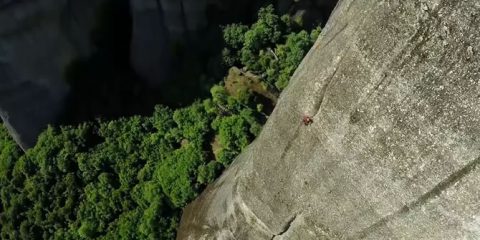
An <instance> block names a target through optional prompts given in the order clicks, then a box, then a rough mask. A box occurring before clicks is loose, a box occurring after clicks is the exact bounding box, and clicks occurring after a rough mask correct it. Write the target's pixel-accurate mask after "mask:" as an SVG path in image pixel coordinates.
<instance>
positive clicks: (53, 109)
mask: <svg viewBox="0 0 480 240" xmlns="http://www.w3.org/2000/svg"><path fill="white" fill-rule="evenodd" d="M101 2H102V1H97V0H83V1H67V0H30V1H26V0H25V1H6V2H5V1H4V2H0V4H3V5H1V6H0V23H1V24H0V79H1V81H0V116H1V117H2V119H3V120H4V121H5V122H6V123H7V125H8V126H9V129H10V130H11V132H12V133H13V135H14V137H15V139H16V140H17V142H19V143H20V145H21V146H22V147H24V148H28V147H30V146H32V145H33V144H34V143H35V139H36V137H37V135H38V133H39V132H40V131H42V130H43V129H44V128H45V127H46V125H47V124H48V123H54V122H56V118H57V117H58V115H59V113H60V111H62V109H63V107H64V103H65V97H66V95H67V94H68V86H67V84H66V83H65V82H64V81H63V79H62V74H63V71H64V67H65V66H66V65H67V64H68V63H69V62H70V61H71V60H72V59H73V58H74V57H77V56H82V55H88V54H89V52H90V51H91V49H90V43H89V42H90V41H89V31H90V30H91V29H92V27H93V24H94V22H93V20H94V17H93V16H94V14H95V10H96V8H97V7H98V5H99V4H100V3H101Z"/></svg>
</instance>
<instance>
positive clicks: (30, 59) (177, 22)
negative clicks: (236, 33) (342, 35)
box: [0, 0, 332, 148]
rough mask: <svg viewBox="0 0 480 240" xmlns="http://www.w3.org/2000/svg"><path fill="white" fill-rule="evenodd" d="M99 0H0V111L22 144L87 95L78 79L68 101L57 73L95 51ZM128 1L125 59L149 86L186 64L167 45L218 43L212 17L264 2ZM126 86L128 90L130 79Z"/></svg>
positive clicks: (238, 14) (315, 10) (306, 8)
mask: <svg viewBox="0 0 480 240" xmlns="http://www.w3.org/2000/svg"><path fill="white" fill-rule="evenodd" d="M107 1H108V0H81V1H80V0H23V1H20V0H16V1H15V0H10V1H7V0H3V1H0V22H1V23H0V79H2V80H1V81H0V117H1V118H2V119H3V120H4V122H5V123H6V124H7V126H8V127H9V129H10V132H11V133H12V134H13V136H14V138H15V139H16V141H17V142H18V143H19V144H20V145H21V146H22V147H23V148H29V147H31V146H33V145H34V143H35V142H36V137H37V136H38V134H39V133H40V132H41V131H42V130H43V129H45V127H46V126H47V124H55V123H57V122H58V119H59V117H60V116H62V113H63V112H65V110H66V111H72V109H71V108H72V107H73V108H77V107H78V105H79V104H80V105H81V104H82V101H81V100H82V99H85V98H88V96H83V95H84V93H83V92H87V93H88V89H85V88H88V87H89V86H82V91H83V92H82V96H81V97H79V98H76V101H77V102H76V105H73V106H70V105H68V101H67V100H69V99H70V98H69V97H70V95H72V94H71V93H72V86H71V85H70V84H69V83H67V82H66V81H65V79H64V74H65V70H66V66H69V64H70V63H71V62H72V60H77V59H82V58H88V57H89V56H90V55H91V54H92V53H93V52H95V50H96V48H95V46H94V45H93V44H92V41H93V40H94V39H93V37H92V33H95V32H94V31H93V30H95V27H96V25H97V24H98V23H97V22H96V21H97V19H98V11H99V8H100V7H101V6H102V4H104V3H105V2H107ZM273 2H275V3H276V5H277V7H278V8H279V9H280V10H281V11H283V12H291V13H293V14H296V16H301V17H302V18H304V19H305V20H306V21H310V20H312V19H313V18H315V19H317V18H318V19H322V18H325V16H328V14H325V13H321V11H320V10H319V9H322V8H324V7H325V6H328V5H329V4H332V1H329V0H315V1H314V0H302V1H293V0H278V1H273ZM129 3H130V13H131V19H132V20H131V21H132V23H131V29H128V31H129V32H130V31H131V41H130V43H131V46H130V53H129V56H130V58H129V59H127V61H130V63H129V64H131V66H132V69H133V70H134V71H135V72H136V73H135V74H136V75H138V76H139V77H140V78H141V79H142V80H145V82H146V83H147V84H148V85H149V86H150V87H153V88H158V87H159V86H160V85H161V84H162V83H163V82H165V81H166V80H171V79H175V78H173V77H172V75H174V74H176V73H174V72H173V71H174V70H177V71H180V70H181V71H186V70H184V69H180V70H178V69H176V68H175V67H178V66H176V65H178V63H176V62H174V60H175V57H176V56H174V55H175V53H174V51H173V50H172V49H174V48H175V47H178V45H179V43H181V44H183V45H185V46H186V47H184V49H183V50H184V51H197V52H196V53H195V54H196V55H198V56H197V58H200V56H203V55H205V54H210V53H209V51H210V49H209V47H211V46H212V45H215V46H216V45H218V46H217V48H218V49H221V43H216V42H215V41H212V39H213V38H214V37H212V36H211V35H212V31H210V30H211V29H212V28H217V30H218V25H219V24H226V23H230V22H231V21H240V20H245V19H249V18H252V16H253V15H254V14H255V13H256V9H258V7H259V6H260V5H261V4H263V3H264V2H263V1H258V0H246V1H233V0H228V1H223V0H181V1H179V0H129ZM327 9H328V8H327ZM322 16H323V17H322ZM125 17H127V16H125ZM312 17H313V18H312ZM213 25H214V26H213ZM126 27H127V28H129V27H130V26H126ZM216 34H217V35H218V31H217V33H216ZM213 35H215V34H213ZM217 38H218V36H217ZM199 49H200V50H199ZM217 54H218V53H217ZM100 55H101V54H100ZM127 55H128V53H127ZM205 62H207V61H206V60H205ZM92 64H93V65H95V64H96V63H92ZM92 64H91V65H92ZM184 65H188V64H185V63H184ZM205 65H207V63H205ZM202 67H203V66H202ZM210 68H212V67H211V66H210ZM97 70H98V69H97ZM97 70H92V72H96V71H97ZM117 75H118V74H117ZM119 75H124V74H123V73H122V74H119ZM97 77H98V78H102V77H103V75H99V76H97ZM90 81H96V80H95V79H93V80H92V79H90ZM142 84H143V83H142ZM103 88H105V86H104V87H103ZM131 89H133V90H132V91H135V90H134V87H133V86H132V87H131ZM118 91H119V92H121V89H120V90H118ZM109 94H113V93H111V92H110V93H109ZM98 95H101V93H96V96H97V98H98ZM100 97H101V96H100ZM109 97H110V96H105V98H106V100H104V101H106V102H108V101H113V100H112V99H118V97H117V98H115V97H111V98H109ZM123 98H124V97H123ZM78 99H80V100H78ZM92 99H95V98H92ZM90 100H91V99H90ZM92 101H93V100H92ZM99 104H100V105H102V104H103V103H99ZM119 104H122V103H119ZM92 105H95V103H91V102H89V103H88V104H85V106H84V108H89V106H92ZM107 105H108V104H107ZM75 106H76V107H75ZM73 111H75V109H74V110H73ZM96 114H97V113H94V115H95V116H97V115H96Z"/></svg>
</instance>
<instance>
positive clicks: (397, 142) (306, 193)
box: [178, 0, 480, 239]
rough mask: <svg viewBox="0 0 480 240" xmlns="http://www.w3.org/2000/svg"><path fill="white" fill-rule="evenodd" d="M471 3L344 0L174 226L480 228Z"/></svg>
mask: <svg viewBox="0 0 480 240" xmlns="http://www.w3.org/2000/svg"><path fill="white" fill-rule="evenodd" d="M479 12H480V4H479V3H478V2H477V1H474V0H463V1H462V0H459V1H450V0H426V1H422V2H420V1H356V0H343V1H341V2H340V3H339V4H338V5H337V8H336V10H335V11H334V13H333V16H332V17H331V18H330V20H329V23H328V24H327V26H326V27H325V29H324V32H323V34H322V35H321V36H320V38H319V40H318V41H317V43H316V44H315V46H314V47H313V48H312V50H311V51H310V53H309V54H308V55H307V57H306V58H305V60H304V61H303V63H302V64H301V66H300V67H299V69H298V70H297V72H296V73H295V75H294V76H293V78H292V80H291V83H290V85H289V87H288V88H287V89H286V90H285V91H284V93H283V94H282V96H281V98H280V100H279V102H278V105H277V107H276V109H275V110H274V112H273V114H272V115H271V117H270V119H269V121H268V122H267V124H266V126H265V127H264V130H263V132H262V134H261V135H260V137H259V138H258V139H257V140H256V141H255V142H254V143H253V144H252V145H251V146H250V147H249V148H248V149H247V150H246V151H245V152H244V153H243V154H242V155H241V156H239V157H238V158H237V159H236V160H235V162H234V163H233V164H232V166H231V167H230V168H229V169H228V170H227V171H226V172H225V173H224V174H223V175H222V177H221V178H220V179H219V180H217V181H216V182H215V183H214V184H212V185H211V186H210V187H209V188H208V189H207V190H206V191H205V192H204V193H203V194H202V195H201V196H200V197H199V198H198V199H197V200H196V201H195V202H193V203H192V204H190V205H189V206H188V207H187V208H186V209H185V212H184V215H183V217H182V223H181V227H180V229H179V233H178V239H478V238H480V204H478V202H479V201H480V187H479V186H480V170H479V168H478V166H477V165H478V164H479V163H480V158H479V157H480V107H479V106H480V98H479V92H480V78H479V77H480V71H479V69H480V66H479V62H480V61H479V60H480V58H479V55H478V51H480V31H478V29H479V27H480V21H479V19H478V17H479ZM303 115H310V116H312V117H313V123H312V124H311V125H309V126H305V125H304V124H302V121H301V120H302V116H303Z"/></svg>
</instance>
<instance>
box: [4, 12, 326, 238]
mask: <svg viewBox="0 0 480 240" xmlns="http://www.w3.org/2000/svg"><path fill="white" fill-rule="evenodd" d="M318 32H319V30H318V29H315V30H313V31H312V32H310V33H308V32H307V31H304V30H301V24H300V23H298V22H295V21H293V20H292V19H290V18H289V17H279V16H277V15H275V14H274V10H273V8H272V7H267V8H264V9H262V10H261V11H260V12H259V19H258V22H256V23H255V24H253V25H252V26H250V27H249V26H244V25H240V24H233V25H229V26H226V27H225V29H224V37H225V41H226V46H227V48H226V49H225V50H224V53H225V54H224V56H225V60H226V64H227V66H240V67H243V68H244V69H245V70H248V71H252V72H254V73H255V74H257V75H259V76H261V77H260V79H262V80H261V81H262V84H263V87H265V89H270V90H272V89H273V90H275V89H277V90H282V89H283V88H284V87H285V86H286V85H287V84H288V79H289V77H290V76H291V74H292V73H293V71H294V69H295V68H296V67H297V66H298V64H299V63H300V61H301V59H302V58H303V56H304V55H305V53H306V51H307V50H308V49H309V48H310V47H311V45H312V43H313V40H314V39H315V38H316V36H317V34H318ZM235 91H236V92H235V93H234V94H232V92H231V91H230V92H229V91H227V89H226V87H225V86H224V83H223V82H221V83H219V84H217V85H215V86H213V87H212V88H211V90H210V93H211V96H210V97H209V98H207V99H204V100H199V101H196V102H195V103H193V104H191V105H190V106H187V107H184V108H179V109H170V108H168V107H164V106H157V107H156V108H155V111H154V113H153V114H152V115H151V116H148V117H141V116H134V117H129V118H120V119H118V120H113V121H102V120H98V121H96V122H91V123H83V124H80V125H78V126H66V127H60V128H54V127H49V128H48V129H47V130H46V131H45V132H44V133H43V134H42V135H41V136H40V137H39V139H38V142H37V144H36V146H35V147H34V148H33V149H30V150H28V151H27V152H26V153H25V154H23V153H21V151H20V150H19V149H18V148H17V147H16V145H15V144H14V142H13V141H12V140H11V139H10V137H9V136H8V134H7V132H6V131H5V129H4V128H2V127H0V198H1V204H0V226H1V235H0V236H1V238H2V239H19V238H21V239H36V238H43V239H90V238H99V239H173V238H174V237H175V229H176V227H177V224H178V220H179V218H180V213H181V209H182V208H183V207H184V206H185V205H186V204H187V203H188V202H189V201H191V200H193V199H194V198H195V197H196V196H197V195H198V194H199V193H200V192H201V190H202V189H204V187H205V186H206V185H207V184H208V183H210V182H212V181H213V180H215V178H216V177H217V176H218V175H219V174H220V173H221V171H222V170H223V169H224V168H225V167H226V166H228V165H229V164H230V163H231V162H232V160H233V159H234V158H235V156H237V155H238V154H239V153H240V152H241V151H242V150H243V149H244V148H245V147H247V145H248V144H249V143H250V142H251V141H252V140H253V139H254V138H255V137H256V136H258V134H259V133H260V130H261V127H262V124H263V123H264V122H265V121H266V118H267V114H268V112H266V111H265V108H264V107H263V105H264V104H265V103H264V101H262V100H261V99H260V97H259V96H258V95H257V94H255V92H254V91H253V90H252V89H249V88H248V87H243V88H238V89H235Z"/></svg>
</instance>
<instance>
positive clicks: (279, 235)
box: [270, 214, 298, 240]
mask: <svg viewBox="0 0 480 240" xmlns="http://www.w3.org/2000/svg"><path fill="white" fill-rule="evenodd" d="M297 217H298V215H297V214H295V215H293V216H292V217H291V218H290V219H289V220H288V221H287V222H286V223H285V225H284V226H283V227H282V230H281V231H280V232H279V233H277V234H274V235H273V236H272V238H271V239H270V240H275V238H277V237H281V236H282V235H283V234H285V233H286V232H288V230H290V227H291V226H292V224H293V222H295V220H296V219H297Z"/></svg>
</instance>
